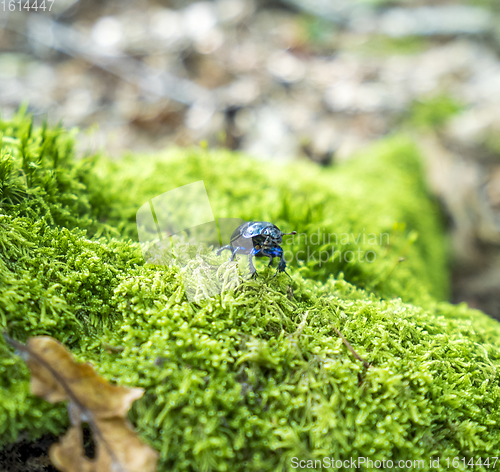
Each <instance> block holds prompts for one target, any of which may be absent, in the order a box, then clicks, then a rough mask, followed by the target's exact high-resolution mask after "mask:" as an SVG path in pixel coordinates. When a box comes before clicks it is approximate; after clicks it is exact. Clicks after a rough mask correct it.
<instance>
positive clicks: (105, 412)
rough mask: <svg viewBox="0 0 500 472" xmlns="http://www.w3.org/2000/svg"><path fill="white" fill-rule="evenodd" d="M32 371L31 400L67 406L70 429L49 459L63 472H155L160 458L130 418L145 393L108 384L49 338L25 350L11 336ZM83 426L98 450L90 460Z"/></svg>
mask: <svg viewBox="0 0 500 472" xmlns="http://www.w3.org/2000/svg"><path fill="white" fill-rule="evenodd" d="M4 336H5V339H6V340H7V342H9V343H10V344H12V345H13V346H14V347H15V348H16V349H18V350H19V351H21V353H22V356H23V358H24V360H25V361H26V363H27V365H28V367H29V368H30V370H31V391H32V393H33V394H35V395H37V396H39V397H42V398H44V399H45V400H47V401H49V402H51V403H55V402H60V401H65V400H68V411H69V416H70V420H71V424H72V427H71V428H70V429H69V430H68V432H67V433H66V435H65V436H64V437H63V438H61V440H60V442H59V443H57V444H54V445H52V447H51V448H50V451H49V456H50V459H51V461H52V463H53V464H54V466H56V467H57V468H58V469H59V470H61V471H62V472H111V471H113V472H154V471H155V470H156V463H157V459H158V454H157V452H156V451H154V450H153V449H151V448H150V447H149V446H147V445H146V444H143V443H142V442H141V441H140V440H139V438H138V436H137V435H136V433H135V432H134V431H133V430H132V427H131V424H130V423H129V422H128V420H127V418H126V415H127V411H128V410H129V409H130V406H131V405H132V403H133V402H134V401H135V400H137V399H138V398H140V397H141V396H142V395H143V393H144V390H143V389H142V388H126V387H121V386H115V385H111V384H109V383H108V382H107V381H106V380H104V379H103V378H101V377H99V376H98V375H97V373H96V372H95V370H94V368H93V367H92V366H91V365H90V364H84V363H77V362H75V360H74V358H73V356H72V355H71V353H70V352H69V351H68V350H67V349H66V348H65V347H64V346H63V345H62V344H61V343H60V342H59V341H57V340H55V339H54V338H51V337H49V336H37V337H34V338H31V339H30V340H29V341H28V343H27V344H26V345H24V344H21V343H19V342H17V341H15V340H13V339H11V338H9V337H8V336H7V335H5V334H4ZM82 422H86V423H88V424H89V425H90V428H91V430H92V434H93V436H94V443H95V448H96V453H95V458H94V459H89V458H88V457H87V456H86V455H85V451H84V449H83V434H82V427H81V424H82Z"/></svg>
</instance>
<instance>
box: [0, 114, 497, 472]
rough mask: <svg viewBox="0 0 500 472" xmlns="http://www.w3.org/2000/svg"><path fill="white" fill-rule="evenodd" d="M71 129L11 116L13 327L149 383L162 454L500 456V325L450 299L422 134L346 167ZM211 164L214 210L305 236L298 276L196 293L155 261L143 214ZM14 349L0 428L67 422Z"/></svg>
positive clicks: (0, 296) (214, 461)
mask: <svg viewBox="0 0 500 472" xmlns="http://www.w3.org/2000/svg"><path fill="white" fill-rule="evenodd" d="M72 142H73V137H72V135H71V133H69V132H67V131H65V130H63V129H60V128H57V129H50V128H48V127H41V128H37V129H35V128H33V126H32V125H31V121H30V119H29V118H27V117H25V116H24V115H22V114H20V115H19V116H17V117H16V118H15V119H14V120H13V121H10V122H0V143H1V155H0V178H1V188H0V199H1V204H2V207H1V211H0V212H1V215H0V255H1V258H0V287H1V289H0V328H1V329H2V330H4V331H7V332H8V333H9V335H10V336H11V337H13V338H16V339H18V340H21V341H24V340H25V339H26V338H27V337H28V336H34V335H41V334H48V335H51V336H53V337H55V338H57V339H59V340H60V341H62V342H63V343H65V344H66V345H67V346H68V347H69V348H70V349H71V350H72V351H73V353H74V354H75V355H76V356H77V357H78V358H79V359H82V360H88V361H91V362H92V363H94V364H95V366H96V368H97V370H98V371H99V373H100V374H101V375H103V376H105V377H106V378H108V379H111V380H113V381H116V382H118V383H120V384H124V385H128V386H140V387H144V388H145V389H146V395H145V396H144V397H143V398H142V399H141V400H139V401H137V402H136V403H135V404H134V408H133V410H132V413H131V415H132V416H131V419H132V420H133V421H134V423H135V424H136V426H137V428H138V429H139V431H140V433H141V435H142V437H143V439H144V440H146V441H149V442H150V444H151V445H153V447H155V448H156V449H157V450H158V451H159V452H160V453H161V462H160V463H161V465H160V469H159V470H161V471H174V470H175V471H212V470H213V471H216V470H217V471H279V470H290V469H291V468H292V464H293V463H292V459H293V458H299V459H300V460H322V459H323V458H324V457H328V458H333V459H348V458H351V457H352V458H358V457H367V458H370V459H371V460H374V461H375V460H377V459H379V460H382V459H385V460H392V461H394V463H396V461H398V460H425V462H426V464H428V463H429V460H430V459H431V458H437V457H441V458H443V459H444V458H451V459H452V458H453V457H456V456H458V457H466V458H470V457H476V458H477V457H487V456H500V411H499V406H498V402H499V396H500V385H499V376H498V374H497V369H498V368H499V367H500V326H499V325H498V323H497V322H496V321H493V320H491V319H490V318H488V317H487V316H486V315H484V314H482V313H481V312H478V311H475V310H471V309H469V308H467V307H466V306H465V305H459V306H453V305H450V304H448V303H446V302H444V301H443V300H444V299H445V298H446V295H447V272H446V254H445V241H444V237H443V234H442V228H441V223H440V216H439V211H438V209H437V207H436V205H435V203H433V202H432V201H431V199H430V198H429V196H428V194H427V191H426V188H425V186H424V184H423V179H422V174H421V169H420V160H419V156H418V152H417V151H416V149H415V147H414V145H413V144H412V143H411V142H409V141H408V140H407V139H405V138H403V137H393V138H391V139H387V140H385V141H383V142H382V143H380V144H379V145H378V146H377V147H375V148H372V149H369V150H367V151H366V152H364V153H362V155H360V156H359V157H358V158H357V159H354V160H353V161H351V162H349V163H346V164H344V165H342V166H336V167H333V168H331V169H320V168H318V167H316V166H314V165H311V164H307V163H298V164H294V165H290V166H286V167H280V166H277V165H271V164H269V163H265V164H264V163H261V162H258V161H255V160H251V159H249V158H245V157H244V156H238V155H235V154H234V153H230V152H228V151H224V150H213V151H209V150H204V149H201V148H199V149H188V150H186V149H172V150H169V151H166V152H165V153H164V154H162V155H156V156H129V157H126V158H124V159H123V160H121V161H119V162H112V161H109V160H106V159H104V158H101V157H85V158H83V159H81V160H75V158H74V156H73V150H72V149H73V148H72ZM200 179H203V180H204V182H205V185H206V188H207V191H208V195H209V197H210V201H211V203H212V207H213V209H214V213H215V216H216V217H235V218H243V219H246V220H252V219H253V220H266V221H272V222H274V223H276V224H277V225H278V226H279V227H280V228H282V229H286V230H288V231H290V230H297V231H298V232H299V233H301V234H302V237H300V238H298V237H295V238H292V239H290V240H289V241H288V244H285V246H284V247H285V248H286V250H288V251H292V253H293V254H298V253H300V254H303V256H302V257H301V258H295V259H294V260H293V261H290V273H291V275H292V280H291V281H290V279H288V277H286V276H285V275H281V276H279V277H276V278H273V275H274V270H271V269H269V270H268V269H264V268H263V267H264V265H261V266H260V267H259V274H260V276H259V277H258V278H257V279H256V280H251V281H245V282H244V283H243V284H242V285H240V286H239V287H238V288H237V289H236V290H234V291H229V292H225V293H223V294H222V295H218V296H217V297H213V298H211V299H205V300H200V301H198V302H196V303H194V302H193V303H190V302H188V300H187V298H186V293H185V288H184V285H183V282H182V278H181V277H180V273H179V269H178V268H176V267H175V266H172V267H168V266H153V265H148V264H145V263H144V259H143V257H142V252H141V248H140V246H139V243H138V242H137V241H136V239H137V232H136V229H135V212H136V211H137V209H138V208H139V207H140V206H141V205H142V204H143V203H145V202H146V201H147V200H148V199H150V198H152V197H154V196H156V195H158V194H161V193H163V192H166V191H168V190H170V189H173V188H176V187H179V186H181V185H184V184H187V183H190V182H194V181H197V180H200ZM313 235H315V236H314V239H312V236H313ZM373 235H375V238H374V237H373ZM306 236H307V237H308V239H307V240H306ZM381 236H382V237H381ZM286 242H287V241H286V240H285V243H286ZM320 250H321V251H329V254H330V255H332V257H331V258H330V259H329V260H321V261H320V260H318V257H319V255H318V252H317V251H320ZM300 251H302V252H300ZM308 251H309V252H308ZM313 251H316V254H312V255H311V253H312V252H313ZM349 251H351V252H352V253H356V257H355V258H353V259H352V260H351V257H349V258H346V257H344V256H345V254H347V253H348V252H349ZM334 254H336V257H333V255H334ZM367 255H369V257H367ZM313 258H316V260H313ZM401 259H404V262H399V261H400V260H401ZM334 328H337V329H340V331H341V332H342V333H343V335H344V336H345V337H346V338H347V339H348V340H349V341H350V343H351V344H352V346H353V347H354V349H356V351H357V352H358V353H359V354H360V355H361V356H362V357H363V358H365V359H366V360H367V361H368V362H369V363H370V364H371V367H370V368H369V369H368V370H366V369H364V367H363V365H362V364H361V363H360V362H359V361H358V360H356V359H355V358H354V357H353V356H352V355H351V353H350V352H349V351H348V350H347V349H346V347H345V346H344V344H343V343H342V340H341V339H340V338H339V337H338V336H337V334H336V332H335V330H334ZM0 356H1V357H0V446H1V445H5V444H7V443H9V442H13V441H15V440H16V438H17V437H18V435H19V434H20V433H21V432H26V433H28V434H30V435H31V437H37V436H39V435H41V434H44V433H46V432H56V433H58V432H60V431H62V430H63V429H64V428H65V427H66V426H67V424H68V418H67V413H66V412H65V409H64V406H54V405H52V404H49V403H46V402H44V401H43V400H40V399H38V398H36V397H33V396H32V395H31V394H30V393H29V384H28V382H29V374H28V370H27V368H26V367H25V366H24V364H23V362H22V360H21V359H20V358H18V357H17V356H15V355H14V353H13V351H12V350H11V349H10V348H9V347H7V345H6V344H5V342H4V340H3V338H1V337H0ZM443 459H442V460H441V464H442V465H443V464H444V465H445V464H446V462H443ZM445 469H446V467H443V470H445ZM324 470H328V469H324ZM332 470H335V467H334V468H333V469H332ZM361 470H362V469H361ZM365 470H369V468H365ZM485 470H486V469H485Z"/></svg>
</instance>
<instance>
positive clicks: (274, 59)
mask: <svg viewBox="0 0 500 472" xmlns="http://www.w3.org/2000/svg"><path fill="white" fill-rule="evenodd" d="M267 70H268V71H269V72H270V73H271V74H272V75H273V76H274V77H276V78H277V79H278V80H281V81H283V82H290V83H292V82H298V81H299V80H302V79H303V78H304V76H305V74H306V68H305V65H304V63H303V62H302V61H301V60H300V59H298V58H296V57H295V56H294V55H293V54H290V53H288V52H286V51H276V52H275V53H273V54H271V55H270V56H269V59H268V60H267Z"/></svg>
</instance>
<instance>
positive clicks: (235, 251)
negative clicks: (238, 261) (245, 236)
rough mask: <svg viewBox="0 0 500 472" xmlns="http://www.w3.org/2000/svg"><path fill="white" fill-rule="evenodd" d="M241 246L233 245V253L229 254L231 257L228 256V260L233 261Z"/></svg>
mask: <svg viewBox="0 0 500 472" xmlns="http://www.w3.org/2000/svg"><path fill="white" fill-rule="evenodd" d="M240 249H241V248H240V247H235V248H234V249H233V253H232V254H231V257H230V259H229V260H230V261H231V262H233V261H234V258H235V257H236V253H237V252H238V251H239V250H240Z"/></svg>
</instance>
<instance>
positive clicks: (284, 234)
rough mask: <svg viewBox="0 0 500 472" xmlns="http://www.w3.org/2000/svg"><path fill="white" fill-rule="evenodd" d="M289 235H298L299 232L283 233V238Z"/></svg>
mask: <svg viewBox="0 0 500 472" xmlns="http://www.w3.org/2000/svg"><path fill="white" fill-rule="evenodd" d="M289 234H297V231H292V232H291V233H283V236H286V235H289Z"/></svg>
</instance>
